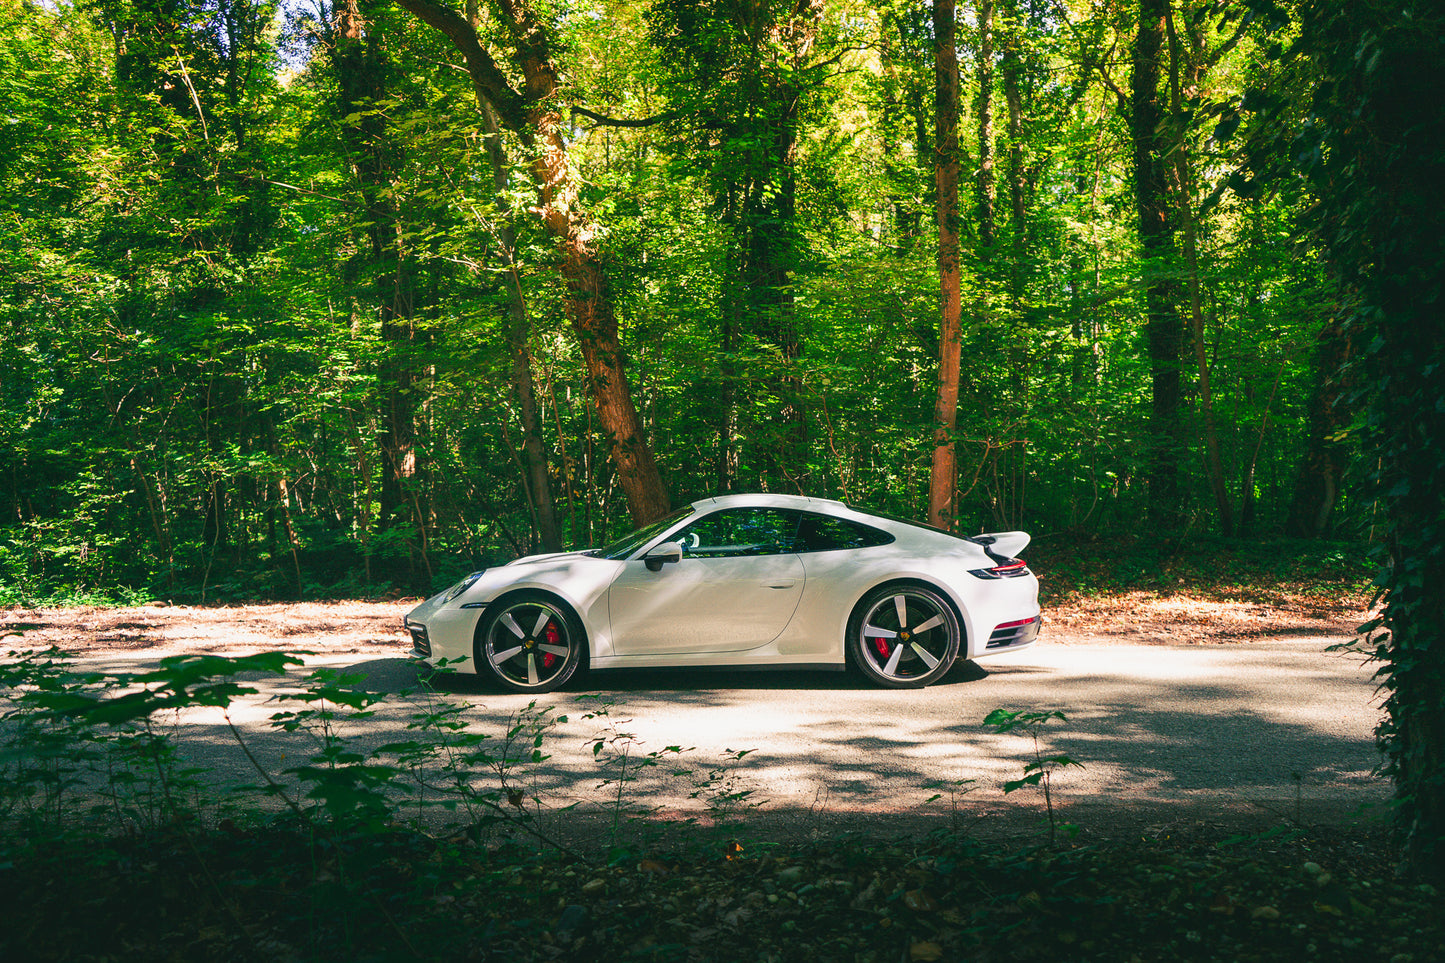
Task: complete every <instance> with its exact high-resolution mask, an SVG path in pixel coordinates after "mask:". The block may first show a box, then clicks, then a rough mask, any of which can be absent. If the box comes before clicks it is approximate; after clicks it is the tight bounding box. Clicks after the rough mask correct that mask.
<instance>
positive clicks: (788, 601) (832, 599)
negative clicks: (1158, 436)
mask: <svg viewBox="0 0 1445 963" xmlns="http://www.w3.org/2000/svg"><path fill="white" fill-rule="evenodd" d="M1028 541H1029V536H1028V535H1027V534H1025V533H1024V532H1001V533H996V534H992V535H975V536H972V537H960V536H957V535H951V534H949V533H947V532H943V531H940V530H938V529H935V528H929V527H926V526H923V525H919V524H916V523H914V522H907V521H903V520H901V519H895V518H887V517H884V516H881V515H874V514H871V513H869V512H863V511H859V510H857V509H854V508H849V507H848V506H847V505H844V504H843V503H842V502H836V501H827V500H822V499H815V498H800V497H797V496H792V495H724V496H721V497H718V498H705V499H703V500H701V501H696V502H693V503H692V504H691V505H689V506H687V507H686V508H682V509H679V510H677V511H675V512H673V513H672V514H671V515H668V516H667V517H666V518H663V519H661V520H660V521H657V522H654V523H653V524H651V525H648V526H647V527H646V528H643V529H641V530H639V531H636V532H633V533H632V534H631V535H628V536H627V537H626V538H623V539H621V540H620V541H617V542H614V543H612V544H611V545H608V546H606V547H604V548H599V549H594V550H592V551H586V552H564V553H561V554H553V555H531V556H527V557H525V558H519V559H517V560H516V561H513V562H509V563H507V564H506V565H502V566H499V567H497V568H490V569H486V570H484V571H481V572H476V573H473V574H472V575H468V576H467V577H466V578H464V579H462V580H461V581H460V582H458V583H457V584H456V585H454V586H452V587H451V588H449V589H447V590H446V591H445V592H442V593H441V594H439V595H436V596H433V597H432V598H430V599H427V600H426V601H425V602H423V603H422V604H421V605H418V606H417V607H416V608H415V609H413V610H412V611H411V612H410V613H408V614H407V616H406V620H405V621H406V629H407V631H408V632H409V633H410V634H411V638H412V645H413V650H412V655H413V656H416V657H418V658H421V659H424V660H427V661H428V662H431V663H432V664H437V663H438V662H441V661H442V660H446V662H447V663H448V664H450V663H456V662H458V661H459V660H460V666H461V667H462V668H464V669H468V670H470V671H473V672H478V673H482V674H486V675H489V676H491V677H493V678H495V679H496V681H497V682H499V683H500V684H501V685H502V686H504V687H505V688H507V689H511V690H514V691H517V692H550V691H551V690H553V689H556V688H558V687H559V686H562V685H563V684H565V683H566V682H567V680H568V679H570V678H571V677H572V675H573V673H575V672H576V671H577V670H578V669H579V668H582V667H585V666H590V667H591V668H594V669H615V668H622V667H628V666H638V667H642V666H734V667H749V666H767V667H776V668H793V669H820V668H822V669H843V668H844V667H846V665H847V664H848V663H849V662H851V663H853V664H854V665H856V666H857V667H858V669H859V670H861V671H862V672H863V674H864V675H865V676H867V677H868V678H869V679H871V680H872V681H874V682H876V683H877V684H879V685H883V686H890V687H894V688H916V687H920V686H925V685H928V684H929V683H931V682H936V681H937V680H939V679H941V678H943V676H944V675H946V674H947V673H948V670H949V668H950V667H952V665H953V663H954V662H955V660H957V659H958V658H959V657H960V656H961V657H963V658H966V659H975V658H978V657H979V656H983V655H993V654H994V653H998V652H1014V651H1017V650H1019V649H1021V648H1023V647H1025V646H1028V645H1032V644H1033V642H1034V640H1035V639H1036V638H1037V637H1038V634H1039V627H1040V625H1041V624H1042V621H1043V620H1042V617H1041V616H1040V614H1039V602H1038V580H1037V579H1036V578H1035V577H1034V574H1033V573H1032V572H1030V571H1029V569H1028V566H1027V565H1026V564H1025V563H1024V562H1023V561H1022V560H1021V559H1019V558H1016V557H1015V556H1016V555H1017V554H1018V553H1019V552H1021V551H1023V548H1024V546H1025V545H1027V544H1028Z"/></svg>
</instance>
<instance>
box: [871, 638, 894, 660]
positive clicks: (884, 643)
mask: <svg viewBox="0 0 1445 963" xmlns="http://www.w3.org/2000/svg"><path fill="white" fill-rule="evenodd" d="M873 648H875V649H877V650H878V654H879V655H881V656H883V658H885V659H886V658H888V655H889V653H891V652H892V651H893V646H891V645H889V644H888V640H887V639H885V638H883V637H882V636H881V635H880V636H878V637H877V638H875V639H874V640H873Z"/></svg>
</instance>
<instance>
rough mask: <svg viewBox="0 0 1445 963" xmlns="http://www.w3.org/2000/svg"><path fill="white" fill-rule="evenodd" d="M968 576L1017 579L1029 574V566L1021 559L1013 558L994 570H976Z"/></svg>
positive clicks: (998, 565)
mask: <svg viewBox="0 0 1445 963" xmlns="http://www.w3.org/2000/svg"><path fill="white" fill-rule="evenodd" d="M968 574H969V575H972V576H973V577H974V578H1017V577H1018V576H1020V575H1027V574H1029V564H1028V562H1025V561H1024V560H1023V559H1021V558H1011V559H1008V560H1007V561H1004V562H1000V563H999V564H997V565H995V566H994V567H993V568H976V569H973V570H971V571H970V572H969V573H968Z"/></svg>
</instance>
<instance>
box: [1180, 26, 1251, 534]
mask: <svg viewBox="0 0 1445 963" xmlns="http://www.w3.org/2000/svg"><path fill="white" fill-rule="evenodd" d="M1165 24H1166V26H1167V28H1168V33H1169V112H1170V114H1171V115H1172V123H1171V124H1170V128H1171V130H1172V131H1173V133H1174V137H1173V141H1174V143H1173V145H1172V147H1171V152H1172V153H1173V155H1174V192H1175V198H1176V200H1177V202H1178V204H1177V207H1176V210H1177V212H1178V217H1179V223H1180V224H1181V225H1182V226H1183V228H1184V263H1185V267H1186V268H1187V270H1188V276H1189V333H1190V340H1191V341H1193V342H1194V363H1195V367H1196V369H1197V371H1198V373H1199V410H1200V413H1201V414H1202V415H1203V418H1204V451H1205V462H1206V466H1207V468H1208V472H1209V488H1210V490H1211V491H1212V492H1213V493H1214V506H1215V510H1216V511H1217V512H1218V513H1219V529H1220V532H1221V533H1222V534H1224V535H1233V534H1234V507H1233V506H1232V505H1231V504H1230V500H1229V490H1228V489H1227V488H1226V487H1225V485H1224V465H1223V462H1222V460H1221V459H1220V456H1219V432H1218V431H1217V430H1216V429H1215V426H1214V394H1213V392H1212V391H1211V389H1210V383H1209V351H1208V345H1206V344H1205V340H1204V314H1203V311H1202V309H1201V308H1200V304H1199V241H1198V236H1197V235H1198V232H1197V230H1196V229H1195V222H1194V175H1193V171H1192V170H1191V169H1190V166H1189V124H1188V117H1187V116H1186V115H1185V111H1184V98H1183V91H1182V90H1181V85H1180V81H1179V72H1180V70H1182V69H1183V66H1184V65H1183V58H1184V51H1183V49H1182V46H1183V45H1182V44H1180V42H1179V37H1178V34H1177V33H1176V31H1175V29H1174V16H1173V14H1172V13H1171V12H1169V9H1168V6H1167V5H1166V7H1165ZM1192 93H1193V92H1192V91H1191V94H1192ZM1252 472H1253V466H1252V465H1251V473H1252Z"/></svg>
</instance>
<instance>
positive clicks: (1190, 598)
mask: <svg viewBox="0 0 1445 963" xmlns="http://www.w3.org/2000/svg"><path fill="white" fill-rule="evenodd" d="M418 601H419V600H418V599H403V600H401V601H396V602H361V601H335V602H295V603H273V604H255V605H225V606H205V607H199V606H197V607H193V606H181V605H163V604H159V603H156V604H151V605H143V606H138V607H135V608H84V607H83V608H64V609H48V608H47V609H9V610H5V611H0V649H3V650H5V651H9V650H12V649H37V648H48V647H50V646H55V647H57V648H60V649H62V650H64V651H66V652H70V653H74V654H95V653H102V652H128V651H141V650H147V651H152V652H154V653H156V654H183V653H197V654H200V653H210V654H220V653H226V654H246V653H252V652H260V651H268V650H279V649H286V650H305V651H312V652H319V653H320V652H324V653H331V654H337V655H345V654H357V655H399V654H402V653H404V652H406V651H408V650H409V649H410V642H409V641H408V639H407V637H406V633H405V632H403V631H402V628H401V620H402V616H403V615H405V614H406V612H407V611H408V610H409V609H410V608H411V607H412V606H414V605H416V604H417V602H418ZM1367 601H1368V600H1367V599H1365V598H1363V597H1358V596H1353V595H1338V594H1321V593H1320V592H1319V590H1318V589H1316V590H1314V591H1292V590H1287V589H1280V590H1275V591H1260V590H1252V591H1250V592H1249V593H1248V594H1247V595H1236V596H1231V595H1228V594H1220V593H1206V592H1199V591H1192V590H1181V591H1179V592H1177V593H1169V594H1161V593H1155V592H1126V593H1121V594H1116V595H1110V596H1103V597H1096V598H1086V599H1074V600H1070V601H1064V602H1054V603H1045V606H1044V618H1045V628H1044V632H1045V635H1044V636H1043V639H1042V640H1041V641H1043V642H1045V643H1054V644H1062V645H1068V644H1070V643H1076V644H1077V643H1083V642H1101V641H1106V642H1113V643H1126V644H1127V643H1131V642H1132V643H1137V644H1141V645H1207V644H1228V643H1230V642H1244V641H1256V640H1264V639H1269V638H1280V637H1291V638H1297V637H1299V636H1310V635H1318V636H1341V637H1345V636H1349V635H1351V634H1353V632H1354V630H1355V628H1356V627H1357V626H1358V625H1359V624H1360V623H1361V622H1363V621H1364V620H1365V618H1366V611H1365V605H1366V602H1367Z"/></svg>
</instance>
